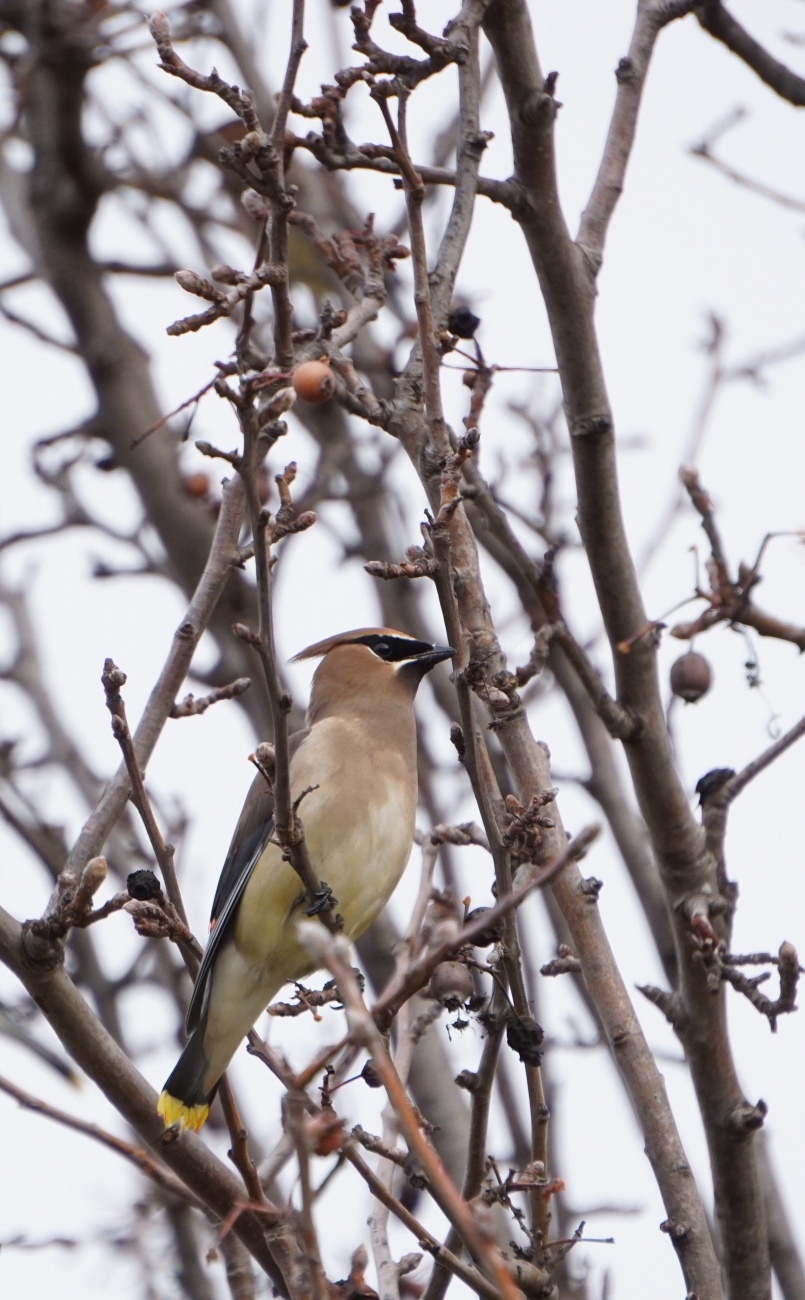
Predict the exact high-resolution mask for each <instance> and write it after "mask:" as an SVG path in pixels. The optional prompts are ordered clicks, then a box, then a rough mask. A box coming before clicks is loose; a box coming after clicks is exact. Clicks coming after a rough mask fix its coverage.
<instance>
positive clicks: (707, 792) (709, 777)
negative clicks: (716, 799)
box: [696, 767, 735, 805]
mask: <svg viewBox="0 0 805 1300" xmlns="http://www.w3.org/2000/svg"><path fill="white" fill-rule="evenodd" d="M733 776H735V768H734V767H714V768H712V769H711V770H710V771H709V772H705V774H704V776H700V777H699V779H698V781H697V782H696V793H697V795H698V796H699V804H700V805H703V804H705V803H706V802H707V800H708V799H709V798H710V797H711V795H714V794H716V793H717V792H718V791H719V790H720V789H721V787H722V785H726V784H727V782H728V781H729V779H730V777H733Z"/></svg>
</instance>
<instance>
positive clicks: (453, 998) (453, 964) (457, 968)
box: [430, 961, 472, 1011]
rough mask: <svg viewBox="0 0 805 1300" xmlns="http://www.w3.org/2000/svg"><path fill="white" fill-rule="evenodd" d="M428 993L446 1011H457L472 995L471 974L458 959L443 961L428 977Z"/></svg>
mask: <svg viewBox="0 0 805 1300" xmlns="http://www.w3.org/2000/svg"><path fill="white" fill-rule="evenodd" d="M430 995H431V997H432V998H435V999H436V1001H437V1002H441V1004H442V1006H443V1007H446V1008H447V1010H448V1011H457V1010H458V1008H459V1007H460V1006H462V1005H463V1004H464V1003H465V1002H466V1001H467V998H469V997H471V996H472V976H471V975H470V972H469V971H468V970H467V967H466V966H465V965H464V963H463V962H460V961H443V962H441V963H440V965H438V966H437V967H436V969H435V971H434V972H433V974H432V975H431V977H430Z"/></svg>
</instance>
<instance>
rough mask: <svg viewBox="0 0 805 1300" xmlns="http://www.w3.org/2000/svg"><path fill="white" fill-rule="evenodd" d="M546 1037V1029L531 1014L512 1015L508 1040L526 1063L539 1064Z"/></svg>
mask: <svg viewBox="0 0 805 1300" xmlns="http://www.w3.org/2000/svg"><path fill="white" fill-rule="evenodd" d="M544 1038H545V1030H544V1029H543V1028H542V1026H541V1025H538V1024H537V1022H536V1020H534V1019H532V1017H531V1016H512V1018H511V1020H510V1021H509V1024H508V1026H507V1028H506V1042H507V1043H508V1044H509V1047H510V1048H511V1049H512V1051H513V1052H516V1053H517V1055H518V1056H519V1058H520V1060H521V1061H522V1062H523V1063H524V1064H525V1065H539V1063H540V1061H541V1060H542V1052H541V1051H540V1050H539V1049H540V1044H541V1043H542V1041H543V1039H544Z"/></svg>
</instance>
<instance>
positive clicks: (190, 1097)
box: [157, 1016, 220, 1133]
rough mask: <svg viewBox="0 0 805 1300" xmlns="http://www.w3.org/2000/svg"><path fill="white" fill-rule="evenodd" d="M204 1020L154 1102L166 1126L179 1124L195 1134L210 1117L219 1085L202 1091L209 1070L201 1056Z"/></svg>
mask: <svg viewBox="0 0 805 1300" xmlns="http://www.w3.org/2000/svg"><path fill="white" fill-rule="evenodd" d="M206 1019H207V1018H206V1016H203V1017H202V1019H201V1021H200V1023H199V1024H198V1025H197V1026H196V1028H195V1029H194V1030H193V1032H192V1034H191V1035H190V1037H189V1039H188V1040H187V1046H186V1047H185V1049H184V1051H183V1052H182V1055H181V1056H180V1057H179V1060H178V1061H177V1063H176V1066H175V1068H174V1070H173V1073H172V1074H171V1075H170V1078H169V1079H168V1080H167V1081H166V1083H165V1087H164V1088H163V1089H162V1092H161V1093H160V1095H159V1101H158V1102H157V1111H158V1112H159V1114H160V1115H161V1116H162V1118H163V1120H164V1121H165V1123H166V1124H167V1125H171V1124H176V1123H178V1124H179V1126H180V1128H183V1129H185V1128H192V1129H193V1131H194V1132H196V1133H198V1131H199V1129H200V1128H201V1126H202V1124H203V1123H204V1121H205V1119H206V1118H207V1116H208V1115H209V1113H210V1104H211V1102H212V1100H213V1097H214V1096H215V1094H216V1092H217V1091H218V1084H219V1082H220V1080H216V1081H215V1083H214V1084H213V1086H212V1088H207V1089H206V1090H205V1087H204V1076H205V1074H208V1073H209V1069H210V1063H209V1061H208V1060H207V1057H206V1054H205V1052H204V1032H205V1029H206V1027H207V1026H206Z"/></svg>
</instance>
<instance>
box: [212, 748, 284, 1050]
mask: <svg viewBox="0 0 805 1300" xmlns="http://www.w3.org/2000/svg"><path fill="white" fill-rule="evenodd" d="M307 735H308V732H307V730H305V731H297V732H296V733H295V735H293V736H292V737H291V740H290V745H289V749H290V751H291V755H293V754H294V753H295V752H296V750H297V749H298V748H299V745H300V744H301V743H302V741H303V740H304V739H305V737H306V736H307ZM273 833H274V796H273V794H272V793H271V791H270V790H269V788H268V786H267V784H266V781H265V778H264V777H263V776H262V775H260V773H258V775H257V776H256V777H255V779H254V781H253V782H252V787H251V789H250V791H249V793H248V795H247V797H246V802H245V803H244V805H243V810H242V812H241V814H240V817H239V819H238V824H237V826H236V827H235V833H234V835H233V836H232V843H231V844H230V846H229V852H228V853H227V855H226V861H225V862H224V865H223V867H222V869H221V875H220V878H219V880H218V887H217V889H216V891H215V897H214V899H213V903H212V911H211V913H210V937H209V940H208V941H207V947H206V948H205V950H204V956H203V957H202V959H201V965H200V966H199V969H198V974H197V976H196V982H195V984H194V985H193V992H192V994H191V996H190V1005H189V1007H188V1008H187V1020H186V1025H187V1031H188V1033H190V1032H192V1030H193V1029H195V1027H196V1025H197V1024H198V1023H199V1021H200V1020H201V1017H202V1015H203V1012H204V1005H205V1001H206V998H207V994H208V991H209V984H210V975H211V973H212V968H213V964H214V962H215V958H216V956H217V953H218V951H219V949H220V947H221V945H222V943H223V942H224V940H225V939H226V937H227V935H228V934H229V933H230V932H231V929H232V925H233V923H234V918H235V912H236V911H237V906H238V903H239V902H240V900H241V897H242V896H243V891H244V889H245V888H246V886H247V884H248V883H249V877H250V876H251V874H252V872H253V871H254V868H255V867H256V866H257V863H258V862H259V861H260V858H261V857H262V854H263V850H264V849H265V847H266V845H267V844H268V841H269V840H270V838H271V836H272V835H273Z"/></svg>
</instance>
